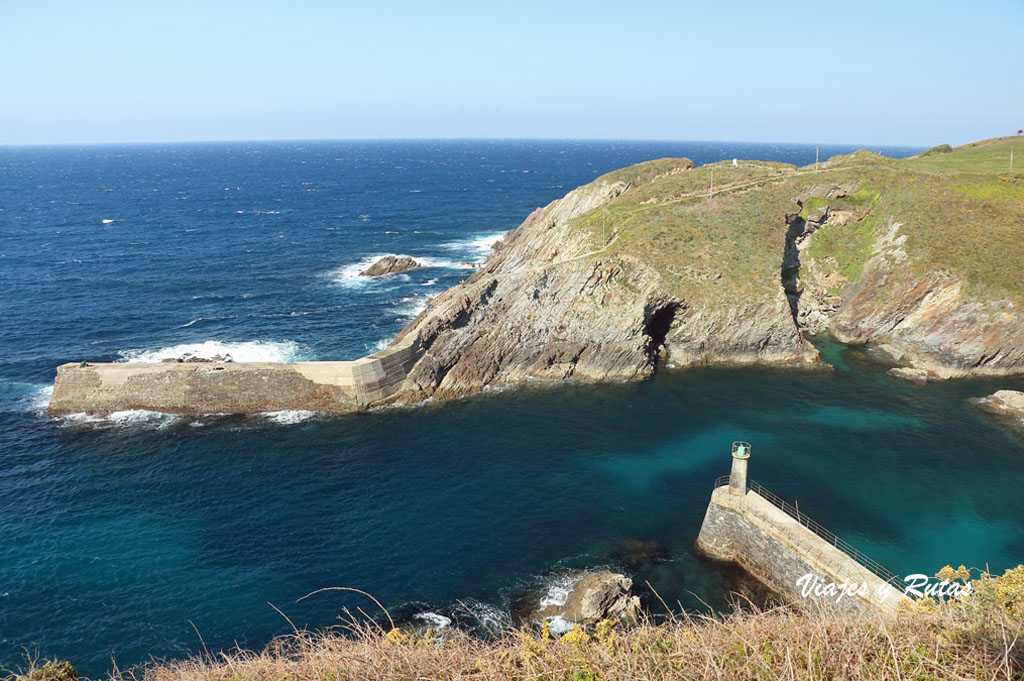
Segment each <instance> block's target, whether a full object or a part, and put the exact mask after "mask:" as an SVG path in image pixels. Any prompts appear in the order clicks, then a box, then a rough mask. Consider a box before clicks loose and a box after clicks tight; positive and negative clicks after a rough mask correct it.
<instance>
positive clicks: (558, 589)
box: [540, 575, 579, 608]
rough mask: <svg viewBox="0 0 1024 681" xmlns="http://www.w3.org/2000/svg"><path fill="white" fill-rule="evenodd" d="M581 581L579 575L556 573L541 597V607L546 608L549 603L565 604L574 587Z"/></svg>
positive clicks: (555, 604)
mask: <svg viewBox="0 0 1024 681" xmlns="http://www.w3.org/2000/svg"><path fill="white" fill-rule="evenodd" d="M578 581H579V577H578V576H573V575H555V576H554V577H552V578H551V579H550V581H549V582H548V588H547V590H546V591H545V592H544V595H543V596H541V599H540V607H541V608H546V607H548V606H549V605H554V606H559V607H560V606H563V605H565V601H566V600H567V599H568V598H569V593H570V592H572V587H573V586H575V584H576V582H578Z"/></svg>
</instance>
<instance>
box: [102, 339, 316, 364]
mask: <svg viewBox="0 0 1024 681" xmlns="http://www.w3.org/2000/svg"><path fill="white" fill-rule="evenodd" d="M117 354H118V355H120V357H121V359H120V360H118V361H121V362H162V361H163V360H165V359H177V358H178V357H181V356H183V355H192V356H193V357H199V358H202V359H213V358H214V357H216V356H218V355H220V356H221V357H224V358H226V357H228V356H229V355H230V357H231V359H232V360H234V361H235V362H296V361H299V360H300V359H304V357H303V354H304V353H303V351H302V348H301V347H300V346H299V344H298V343H296V342H294V341H239V342H226V341H215V340H208V341H204V342H202V343H182V344H180V345H169V346H166V347H162V348H156V349H151V350H141V349H136V350H120V351H118V353H117Z"/></svg>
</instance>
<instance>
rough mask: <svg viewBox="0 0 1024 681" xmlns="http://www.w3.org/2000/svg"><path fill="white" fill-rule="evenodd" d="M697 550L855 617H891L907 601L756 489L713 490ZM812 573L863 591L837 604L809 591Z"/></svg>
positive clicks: (799, 598) (793, 595) (787, 595)
mask: <svg viewBox="0 0 1024 681" xmlns="http://www.w3.org/2000/svg"><path fill="white" fill-rule="evenodd" d="M696 549H697V551H698V552H699V553H701V554H702V555H704V556H707V557H708V558H712V559H714V560H719V561H723V562H731V563H735V564H737V565H739V566H740V567H741V568H743V569H744V570H745V571H746V572H747V573H748V574H750V575H751V576H753V577H754V578H756V579H758V580H759V581H760V582H762V583H763V584H764V585H765V586H767V587H768V588H769V589H771V590H772V591H774V592H775V593H777V594H779V595H780V596H781V597H783V598H784V599H786V600H787V601H790V602H792V603H795V604H798V605H805V606H816V605H819V606H823V607H830V608H831V607H838V608H839V610H841V611H842V612H845V613H847V614H851V615H855V616H865V615H871V614H883V615H891V614H894V613H895V612H896V610H897V608H898V606H899V604H900V603H901V602H903V601H905V600H906V596H905V595H903V594H902V593H901V592H900V591H899V590H898V589H896V588H890V586H889V584H888V583H886V582H884V581H883V580H882V579H881V578H879V577H878V576H877V575H876V574H875V573H873V572H871V571H870V570H868V569H867V568H866V567H864V566H863V565H861V564H860V563H858V562H856V561H855V560H854V559H853V558H851V557H850V556H848V555H847V554H845V553H843V552H842V551H840V550H839V549H837V548H835V547H834V546H832V545H831V544H829V543H828V542H826V541H825V540H824V539H822V538H821V537H819V536H818V535H816V534H815V533H813V532H811V531H810V530H809V529H807V528H806V527H804V525H802V524H801V523H800V522H799V521H797V520H796V519H795V518H793V517H792V516H790V515H789V514H787V513H785V512H784V511H782V510H781V509H779V508H778V507H777V506H775V505H774V504H772V503H771V502H769V501H768V500H767V499H765V498H764V497H762V496H761V495H759V494H758V493H757V492H755V491H753V490H747V491H746V492H745V493H742V494H736V493H734V492H732V491H730V488H729V486H728V485H725V486H722V487H718V488H716V489H715V490H714V492H712V494H711V502H710V503H709V504H708V508H707V512H706V513H705V515H704V522H703V524H702V525H701V528H700V534H699V535H698V537H697V542H696ZM808 574H810V575H812V576H817V577H819V578H820V579H821V581H823V582H831V583H835V584H856V585H859V593H851V594H849V595H847V596H844V597H843V598H841V599H839V600H838V602H837V600H836V598H835V597H832V596H829V595H822V594H815V593H810V594H805V593H804V591H803V588H802V587H803V586H804V584H805V582H806V577H805V575H808ZM801 578H804V580H803V581H801ZM883 594H884V598H882V597H880V596H881V595H883Z"/></svg>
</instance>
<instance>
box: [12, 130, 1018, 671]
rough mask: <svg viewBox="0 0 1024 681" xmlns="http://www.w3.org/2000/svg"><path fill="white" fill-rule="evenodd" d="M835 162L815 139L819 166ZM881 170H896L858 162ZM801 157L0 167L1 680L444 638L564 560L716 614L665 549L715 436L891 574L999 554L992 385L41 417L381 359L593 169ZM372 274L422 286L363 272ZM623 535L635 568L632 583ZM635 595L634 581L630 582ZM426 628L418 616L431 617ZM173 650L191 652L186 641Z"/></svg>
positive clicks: (706, 569)
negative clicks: (267, 648) (236, 364)
mask: <svg viewBox="0 0 1024 681" xmlns="http://www.w3.org/2000/svg"><path fill="white" fill-rule="evenodd" d="M854 149H855V147H852V146H849V147H843V146H823V147H822V150H821V152H822V158H826V157H827V156H829V155H832V154H836V153H847V152H849V151H852V150H854ZM872 149H874V150H880V151H882V152H883V153H885V154H888V155H891V156H905V155H908V154H911V153H914V152H916V151H918V149H912V148H881V149H877V148H874V147H872ZM814 153H815V149H814V146H813V145H773V144H741V143H709V142H603V141H602V142H595V141H480V140H459V141H337V142H331V141H311V142H253V143H214V144H174V145H156V144H154V145H128V146H118V145H98V146H81V147H76V146H53V147H0V289H2V297H0V667H7V668H12V667H16V666H17V665H18V664H19V663H20V662H21V660H22V659H23V655H24V654H25V651H29V653H30V654H35V653H38V654H39V655H41V656H42V657H44V658H46V657H60V658H65V659H68V660H70V661H72V662H73V663H74V664H75V665H76V667H77V668H78V669H79V671H80V672H82V673H85V674H87V675H90V676H98V675H102V674H103V673H104V672H105V671H107V670H109V669H110V668H111V667H112V659H113V660H115V661H116V663H117V665H118V666H120V667H121V668H124V667H127V666H131V665H134V664H138V663H141V662H144V661H146V660H147V659H149V658H150V657H151V656H153V657H157V658H167V657H177V656H184V655H188V654H194V653H197V652H202V651H203V649H204V646H206V647H207V648H208V649H210V650H217V649H223V648H227V647H231V646H233V645H235V644H238V645H241V646H245V647H259V646H262V645H264V644H265V643H267V642H268V641H269V640H270V639H271V638H273V637H274V636H277V635H281V634H285V633H289V632H290V631H291V625H290V624H289V623H288V622H287V621H286V620H285V619H284V618H283V617H282V616H281V615H280V614H278V613H277V612H276V611H275V609H274V608H272V607H271V605H270V604H273V606H274V607H276V608H278V609H280V610H281V611H282V612H284V613H285V614H286V615H287V616H288V617H289V618H290V619H291V620H292V621H293V622H294V623H295V624H296V625H298V626H300V627H309V628H316V629H319V628H324V627H328V626H331V625H332V624H336V623H337V621H338V620H337V618H338V616H339V615H340V614H341V613H342V612H343V611H344V609H346V608H347V609H349V610H350V611H353V612H355V611H356V610H357V609H358V608H362V609H364V610H365V611H366V612H368V613H370V614H371V615H373V614H376V612H375V606H374V605H373V604H372V602H370V601H368V600H367V599H366V598H364V597H362V596H360V595H359V594H356V593H353V592H339V591H330V592H325V593H321V594H318V595H316V596H312V597H310V598H308V599H305V600H302V601H301V602H296V601H297V600H298V599H300V598H301V597H302V596H304V595H306V594H308V593H310V592H313V591H315V590H317V589H321V588H325V587H353V588H358V589H361V590H364V591H366V592H368V593H371V594H372V595H373V596H374V597H376V598H377V599H378V600H379V601H380V602H381V603H382V604H383V605H384V606H385V607H387V608H388V609H389V610H390V611H391V612H392V614H393V615H396V616H398V617H399V618H409V619H413V620H415V619H417V617H419V619H420V620H424V618H426V619H431V618H432V619H433V621H435V622H441V621H444V620H445V619H447V620H451V621H452V622H453V623H454V624H459V623H463V624H465V625H466V626H476V625H478V624H479V623H480V622H481V621H483V622H494V623H501V622H505V621H507V619H508V611H509V610H510V608H512V607H513V606H514V604H515V602H516V601H517V599H518V598H519V596H520V595H521V594H522V593H523V591H524V590H527V589H541V590H544V589H548V590H553V591H557V589H558V588H559V586H560V584H562V580H563V579H564V571H565V570H567V569H572V568H596V567H608V568H613V569H617V570H624V571H626V572H627V573H628V574H630V576H632V577H633V578H634V581H635V582H636V584H637V585H638V587H639V588H640V590H641V592H642V593H644V595H645V598H646V599H647V600H648V601H649V602H651V603H655V602H656V601H657V598H655V597H654V596H653V592H654V591H656V592H657V594H658V596H660V597H661V598H663V599H664V600H666V601H667V602H668V603H671V604H678V606H679V607H686V608H691V609H694V610H701V609H704V608H706V607H708V606H710V607H712V608H723V607H728V599H727V593H728V591H729V590H730V589H732V588H734V587H735V586H736V584H737V582H736V575H735V574H734V573H733V572H731V571H729V570H724V569H722V568H721V567H719V566H716V565H713V564H710V563H707V562H705V561H703V560H701V559H700V558H698V557H697V556H695V555H694V552H693V549H692V546H693V541H694V539H695V538H696V535H697V531H698V529H699V527H700V522H701V520H702V518H703V512H704V508H705V505H706V503H707V500H708V495H709V493H710V491H711V486H712V483H713V481H714V479H715V478H716V477H717V476H719V475H722V474H725V473H727V472H728V469H729V463H730V461H729V446H730V443H731V442H732V441H733V440H737V439H743V440H747V441H749V442H751V443H752V444H753V456H752V459H751V463H750V475H751V478H753V479H755V480H758V481H759V482H761V483H762V484H764V485H765V486H766V487H768V488H769V489H771V490H772V491H774V492H776V493H777V494H779V495H782V496H784V497H787V498H790V499H796V500H799V503H800V508H801V510H802V511H804V512H806V513H808V514H809V515H811V516H812V517H814V518H815V519H816V520H818V521H819V522H820V523H821V524H823V525H825V526H826V527H828V528H829V529H831V530H833V531H835V532H836V533H837V534H839V535H840V536H841V537H843V538H844V539H847V540H848V541H850V542H851V543H853V544H854V545H855V546H857V547H859V548H860V549H861V550H863V551H864V552H865V553H866V554H867V555H869V556H871V557H873V558H875V559H876V560H879V561H880V562H882V563H883V564H885V565H886V566H888V567H889V568H891V569H893V570H895V571H896V572H898V573H901V574H906V573H910V572H925V573H931V572H934V571H936V570H937V569H938V568H940V567H941V566H942V565H944V564H946V563H951V564H953V565H958V564H960V563H966V564H967V565H968V566H974V567H984V566H986V565H987V566H989V567H990V568H991V569H992V570H994V571H1001V570H1003V569H1005V568H1007V567H1011V566H1013V565H1016V564H1017V563H1019V562H1021V558H1022V556H1024V524H1022V521H1024V495H1022V494H1021V493H1020V490H1021V487H1020V483H1019V480H1020V479H1021V475H1022V474H1024V443H1022V442H1021V440H1020V439H1019V438H1018V437H1017V436H1016V435H1015V434H1013V433H1012V432H1010V431H1009V430H1007V429H1005V428H1004V427H1003V426H1002V425H1000V424H999V423H997V422H995V421H993V420H992V419H991V418H990V417H988V416H986V415H984V414H982V413H980V412H978V411H977V410H976V409H975V408H974V407H973V406H971V405H970V404H968V403H967V401H966V400H967V399H968V398H970V397H976V396H980V395H984V394H987V393H989V392H991V391H993V390H995V389H998V388H1016V389H1022V388H1024V380H1021V379H1005V380H985V381H975V380H970V381H956V382H947V383H939V384H932V385H923V386H922V385H915V384H910V383H905V382H901V381H898V380H895V379H893V378H891V377H889V376H888V375H887V374H886V373H885V366H884V365H882V364H880V363H879V362H878V360H877V358H875V357H873V356H872V353H871V352H870V350H869V349H863V348H845V347H843V346H840V345H838V344H835V343H833V342H830V341H828V340H826V339H818V341H817V342H818V343H819V344H820V347H821V348H822V350H823V352H825V353H826V356H827V357H828V358H829V359H830V360H831V361H832V362H833V363H834V365H835V366H836V370H835V371H834V372H831V373H821V372H819V373H801V372H794V371H783V370H761V369H743V370H739V369H716V370H710V369H709V370H697V371H665V372H662V373H660V374H659V375H658V376H657V377H655V378H654V379H652V380H648V381H644V382H640V383H631V384H606V385H578V384H573V385H564V386H557V387H552V386H534V385H530V386H526V387H524V388H522V389H516V390H507V391H502V392H497V391H495V392H488V393H485V394H483V395H479V396H476V397H473V398H469V399H464V400H458V401H454V402H450V403H444V404H438V403H427V404H424V405H420V406H418V407H402V408H392V409H384V410H380V411H377V412H374V413H369V414H358V415H346V416H332V417H326V416H319V415H316V414H309V413H302V412H278V413H274V414H266V415H261V416H252V417H231V416H206V417H198V418H186V417H172V416H164V415H158V414H151V413H145V412H124V413H118V414H114V415H111V416H110V417H108V418H103V419H98V418H90V417H87V416H84V415H80V416H76V417H68V418H63V419H59V420H54V419H50V418H48V417H47V416H46V414H45V405H46V400H47V398H48V386H49V385H50V383H51V382H52V380H53V376H54V374H55V368H56V366H57V365H59V364H61V363H63V362H67V361H79V360H90V361H127V360H135V361H140V360H158V359H160V358H163V357H170V356H177V355H180V354H182V353H184V352H195V353H198V354H202V355H206V356H213V355H215V354H222V355H223V354H226V353H228V354H231V356H232V357H233V358H234V359H235V360H237V361H252V360H274V361H295V360H303V359H353V358H355V357H358V356H361V355H363V354H366V353H368V352H372V351H374V350H376V349H378V348H380V347H383V346H384V345H386V343H387V342H388V340H389V339H390V338H392V337H393V336H394V335H395V334H396V333H397V332H398V331H399V330H400V329H401V328H402V327H403V326H404V325H405V324H406V323H407V322H408V321H410V320H411V319H412V318H413V317H414V316H415V315H416V314H417V312H418V311H419V310H421V309H422V308H423V306H424V305H425V304H426V301H427V300H428V299H429V298H430V297H431V296H432V295H435V294H437V293H439V292H440V291H442V290H444V289H445V288H446V287H448V286H451V285H454V284H456V283H458V282H459V280H460V279H462V278H465V277H466V276H468V274H469V273H470V272H471V271H472V263H475V262H479V261H481V260H483V259H485V258H486V257H487V255H488V253H489V252H490V247H491V244H493V242H494V241H495V240H497V239H498V238H500V236H501V235H502V234H504V233H505V232H507V231H508V230H510V229H513V228H515V227H516V225H518V224H519V223H520V222H521V221H522V220H523V219H524V218H525V217H526V216H527V214H528V213H529V212H530V211H531V210H533V209H534V208H536V207H538V206H542V205H544V204H546V203H548V202H549V201H551V200H553V199H556V198H558V197H560V196H562V195H563V194H565V193H566V192H567V191H569V190H571V189H572V188H574V187H576V186H578V185H580V184H583V183H585V182H588V181H589V180H591V179H593V178H594V177H596V176H598V175H600V174H602V173H604V172H607V171H610V170H613V169H615V168H618V167H621V166H623V165H627V164H630V163H635V162H639V161H643V160H648V159H652V158H659V157H665V156H687V157H690V158H691V159H693V160H694V161H695V162H696V163H705V162H709V161H716V160H721V159H729V158H733V157H738V158H758V159H765V160H772V161H786V162H792V163H798V164H806V163H809V162H813V160H814ZM383 254H396V255H409V256H412V257H414V258H416V259H417V260H419V261H420V263H421V264H422V267H421V268H419V269H416V270H413V271H410V272H407V273H405V274H401V275H396V276H391V277H386V278H381V279H374V280H367V279H363V278H358V277H357V276H356V275H357V274H358V272H359V271H360V270H361V269H362V268H363V267H365V266H366V265H367V264H369V263H370V262H371V261H372V260H373V259H374V258H376V257H378V256H380V255H383ZM637 540H639V541H641V542H650V543H648V544H643V545H642V546H645V547H654V549H652V550H650V551H648V553H649V554H650V555H653V556H654V558H655V559H653V560H647V559H644V560H640V559H638V558H637V557H636V555H635V551H633V550H632V548H631V547H635V546H636V545H637ZM648 583H649V585H650V586H648ZM442 618H443V619H442ZM200 636H201V639H200Z"/></svg>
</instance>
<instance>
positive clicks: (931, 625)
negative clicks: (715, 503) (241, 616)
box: [113, 609, 1024, 681]
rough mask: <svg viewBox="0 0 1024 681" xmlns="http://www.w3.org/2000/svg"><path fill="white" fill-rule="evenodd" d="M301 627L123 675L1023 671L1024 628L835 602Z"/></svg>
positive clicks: (311, 680) (242, 679) (551, 676)
mask: <svg viewBox="0 0 1024 681" xmlns="http://www.w3.org/2000/svg"><path fill="white" fill-rule="evenodd" d="M344 629H345V631H344V632H333V633H324V634H312V633H306V632H299V633H296V634H295V635H292V636H287V637H283V638H280V639H277V640H275V641H274V642H273V643H271V645H269V646H268V647H267V648H266V649H265V650H263V651H262V652H250V651H241V650H236V651H232V652H229V653H223V654H220V655H215V656H205V657H201V658H193V659H188V660H183V661H175V662H167V663H154V664H151V665H148V666H146V667H143V668H139V669H136V670H132V671H129V672H123V673H121V674H120V675H119V676H118V677H114V679H113V681H271V680H275V681H276V680H279V679H289V680H291V681H326V680H330V681H341V680H343V679H388V680H396V681H397V680H399V679H402V680H410V681H412V680H414V679H522V680H524V681H526V680H528V679H548V680H555V679H565V680H568V681H596V680H597V679H602V680H604V681H617V680H622V681H626V680H627V679H628V680H635V679H651V680H654V679H873V680H879V681H881V680H888V679H892V680H893V681H908V680H914V681H924V680H927V679H986V680H988V679H1020V678H1022V673H1024V659H1022V657H1021V655H1020V653H1019V650H1018V646H1017V645H1016V641H1015V633H1016V632H1014V631H1011V630H1009V629H1008V628H1005V627H999V626H996V627H980V628H979V627H977V626H973V625H968V624H967V623H966V622H965V620H964V619H963V617H962V616H961V615H956V614H954V613H951V612H948V611H946V612H940V611H922V612H915V613H913V614H910V613H908V614H904V615H902V616H900V617H899V618H898V619H896V620H891V621H888V622H886V621H883V620H877V621H865V620H853V619H846V618H842V617H839V616H836V615H834V614H831V613H824V612H822V613H816V614H813V613H812V614H807V613H802V614H801V613H797V612H794V611H791V610H785V609H778V610H772V611H767V612H749V611H737V612H735V613H733V614H732V615H729V616H726V617H682V618H678V619H673V620H669V621H667V622H663V623H661V624H654V623H651V622H647V623H644V624H641V625H639V626H636V627H631V628H621V629H620V628H618V627H613V626H610V624H604V623H603V625H599V626H598V627H597V628H596V630H594V631H593V632H592V633H584V632H583V631H582V630H574V631H573V632H570V633H569V634H567V635H566V636H564V637H563V638H562V639H559V640H556V639H552V638H550V637H547V636H546V635H545V634H544V633H543V632H539V633H538V632H527V631H518V632H509V633H505V634H502V635H500V636H499V637H497V638H496V639H494V640H490V641H485V640H481V639H479V638H474V637H471V636H467V635H462V634H458V633H454V634H449V635H448V636H446V637H438V636H437V635H436V634H435V633H433V632H430V631H428V632H427V633H425V634H421V635H411V634H406V633H401V632H399V631H398V630H397V629H396V630H391V631H390V632H388V631H386V630H385V629H384V628H378V627H376V626H375V625H373V624H353V623H350V624H348V625H346V626H345V628H344Z"/></svg>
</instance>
